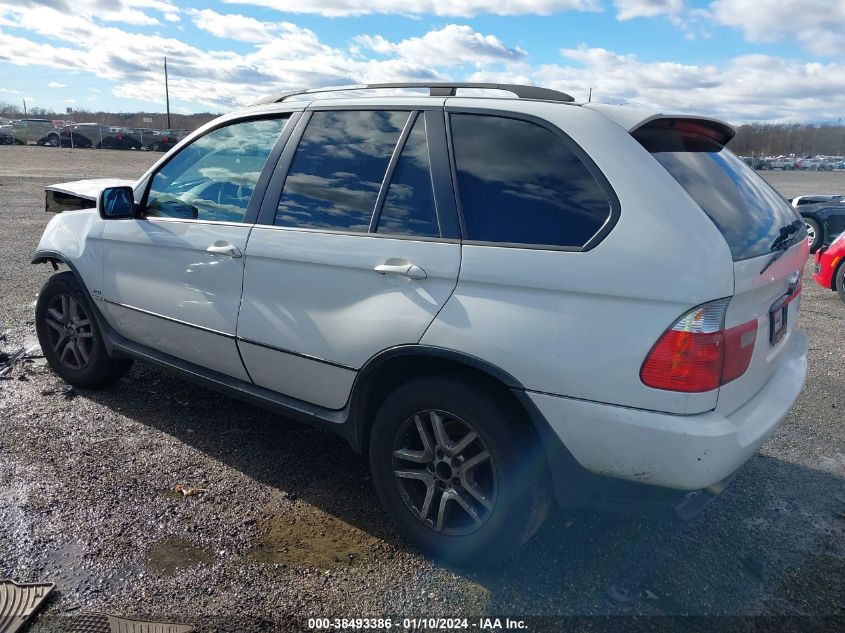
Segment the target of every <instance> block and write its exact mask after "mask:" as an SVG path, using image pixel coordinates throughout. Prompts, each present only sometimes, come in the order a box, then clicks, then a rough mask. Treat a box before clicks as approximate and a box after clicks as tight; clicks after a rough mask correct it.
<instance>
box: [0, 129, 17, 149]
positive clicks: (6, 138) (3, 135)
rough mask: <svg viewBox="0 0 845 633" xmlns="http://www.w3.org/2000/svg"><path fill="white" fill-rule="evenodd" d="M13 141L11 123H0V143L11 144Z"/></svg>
mask: <svg viewBox="0 0 845 633" xmlns="http://www.w3.org/2000/svg"><path fill="white" fill-rule="evenodd" d="M14 142H15V138H14V137H13V136H12V126H11V125H0V145H11V144H12V143H14Z"/></svg>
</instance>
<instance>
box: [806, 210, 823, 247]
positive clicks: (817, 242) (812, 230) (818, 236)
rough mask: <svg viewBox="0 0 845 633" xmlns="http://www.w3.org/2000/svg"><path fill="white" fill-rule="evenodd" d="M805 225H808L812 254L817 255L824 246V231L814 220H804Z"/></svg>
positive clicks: (808, 237)
mask: <svg viewBox="0 0 845 633" xmlns="http://www.w3.org/2000/svg"><path fill="white" fill-rule="evenodd" d="M804 224H806V225H807V242H808V243H809V244H810V252H811V253H815V252H816V251H817V250H818V248H819V247H820V246H821V245H822V238H823V237H824V236H823V235H822V229H821V227H820V226H819V223H818V222H816V221H815V220H814V219H813V218H804Z"/></svg>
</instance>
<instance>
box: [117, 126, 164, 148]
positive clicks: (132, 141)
mask: <svg viewBox="0 0 845 633" xmlns="http://www.w3.org/2000/svg"><path fill="white" fill-rule="evenodd" d="M121 133H122V134H123V141H124V143H123V144H124V147H123V149H141V148H142V147H144V148H147V149H151V145H153V144H154V143H159V142H160V141H161V133H160V132H157V131H156V130H151V129H149V128H145V127H125V128H123V129H122V130H121Z"/></svg>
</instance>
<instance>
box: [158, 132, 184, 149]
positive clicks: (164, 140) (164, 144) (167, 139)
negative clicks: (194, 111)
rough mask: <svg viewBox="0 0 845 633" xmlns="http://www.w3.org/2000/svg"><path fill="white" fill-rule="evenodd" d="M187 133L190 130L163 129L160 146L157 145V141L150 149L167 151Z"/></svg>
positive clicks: (159, 141) (159, 140)
mask: <svg viewBox="0 0 845 633" xmlns="http://www.w3.org/2000/svg"><path fill="white" fill-rule="evenodd" d="M187 135H188V130H162V131H161V134H160V137H159V139H158V143H157V144H158V146H157V147H156V146H155V145H156V143H153V144H152V146H150V149H152V150H155V151H161V152H166V151H168V150H169V149H170V148H172V147H173V146H174V145H176V143H178V142H179V141H181V140H182V139H183V138H185V137H186V136H187Z"/></svg>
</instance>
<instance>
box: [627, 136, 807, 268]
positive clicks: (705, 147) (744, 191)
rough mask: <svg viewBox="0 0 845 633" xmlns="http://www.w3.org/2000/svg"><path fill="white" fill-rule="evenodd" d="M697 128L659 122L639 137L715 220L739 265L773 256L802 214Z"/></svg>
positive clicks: (740, 161)
mask: <svg viewBox="0 0 845 633" xmlns="http://www.w3.org/2000/svg"><path fill="white" fill-rule="evenodd" d="M697 129H698V128H696V127H695V125H694V124H689V123H683V122H682V123H680V124H675V126H674V127H673V126H672V123H671V122H665V121H659V122H656V123H655V124H654V127H647V128H642V129H640V130H637V131H636V132H634V137H635V138H636V139H637V140H638V141H639V142H640V144H642V145H643V147H645V148H646V149H647V150H648V151H649V152H650V153H651V155H652V156H654V158H656V159H657V161H658V162H659V163H660V164H661V165H663V167H664V168H665V169H666V171H668V172H669V173H670V174H671V175H672V177H673V178H674V179H675V180H676V181H677V182H678V184H680V185H681V187H683V188H684V190H685V191H686V192H687V193H688V194H689V195H690V197H691V198H692V199H693V200H695V201H696V203H698V206H700V207H701V209H702V210H703V211H704V213H706V214H707V216H708V217H709V218H710V219H711V220H712V221H713V224H715V225H716V228H718V229H719V231H720V232H721V233H722V235H723V236H724V238H725V241H726V242H727V243H728V247H729V248H730V250H731V255H732V257H733V259H734V261H738V260H742V259H748V258H751V257H758V256H760V255H765V254H767V253H769V252H770V249H771V247H772V244H773V243H774V241H775V240H776V239H777V238H778V236H779V235H780V229H781V227H784V226H786V225H788V224H791V223H793V222H795V220H797V219H800V216H799V215H798V213H797V212H796V211H795V210H794V209H793V207H792V206H791V205H790V204H789V203H788V202H787V201H786V200H785V199H784V198H783V197H782V196H781V195H780V194H779V193H778V192H777V191H775V190H774V189H773V188H772V187H771V186H770V185H769V184H768V183H767V182H766V181H765V180H763V179H762V178H761V177H760V176H758V175H757V174H756V173H755V172H754V170H753V169H751V168H750V167H749V166H748V165H746V164H745V163H744V162H742V160H740V159H739V157H737V156H736V154H734V153H733V152H731V151H730V150H729V149H727V148H726V147H725V146H724V145H722V144H721V143H720V142H719V140H717V139H715V138H711V137H710V136H708V131H707V129H706V128H702V129H700V130H698V131H696V130H697Z"/></svg>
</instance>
